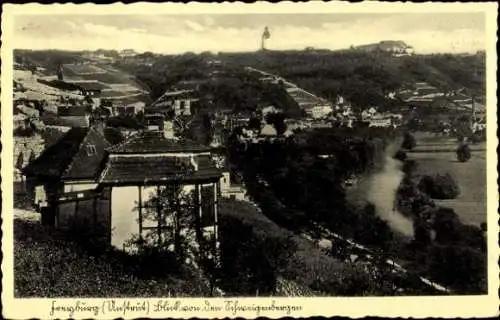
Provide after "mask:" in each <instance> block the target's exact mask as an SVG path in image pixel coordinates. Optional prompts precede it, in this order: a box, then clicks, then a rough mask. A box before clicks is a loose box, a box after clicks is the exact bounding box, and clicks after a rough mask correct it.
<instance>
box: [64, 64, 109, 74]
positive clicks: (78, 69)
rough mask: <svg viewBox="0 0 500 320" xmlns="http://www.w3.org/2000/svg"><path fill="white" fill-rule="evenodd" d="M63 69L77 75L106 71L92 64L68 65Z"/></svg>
mask: <svg viewBox="0 0 500 320" xmlns="http://www.w3.org/2000/svg"><path fill="white" fill-rule="evenodd" d="M64 68H66V69H69V70H70V71H71V72H72V73H75V74H77V75H84V74H97V73H105V72H106V71H105V70H103V69H101V68H99V67H98V66H95V65H92V64H68V65H64Z"/></svg>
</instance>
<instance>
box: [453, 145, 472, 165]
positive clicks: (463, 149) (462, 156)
mask: <svg viewBox="0 0 500 320" xmlns="http://www.w3.org/2000/svg"><path fill="white" fill-rule="evenodd" d="M456 152H457V160H458V161H460V162H467V161H469V159H470V158H471V156H472V154H471V151H470V148H469V146H468V145H467V144H463V145H461V146H459V147H458V148H457V151H456Z"/></svg>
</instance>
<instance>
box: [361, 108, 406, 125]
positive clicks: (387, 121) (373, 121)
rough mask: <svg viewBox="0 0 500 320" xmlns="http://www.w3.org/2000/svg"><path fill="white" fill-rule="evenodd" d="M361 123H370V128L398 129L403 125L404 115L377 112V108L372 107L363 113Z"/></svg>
mask: <svg viewBox="0 0 500 320" xmlns="http://www.w3.org/2000/svg"><path fill="white" fill-rule="evenodd" d="M361 121H362V122H365V123H368V126H370V127H383V128H388V127H393V128H397V127H399V126H401V125H402V124H403V115H402V114H396V113H390V112H385V113H382V112H377V109H376V108H375V107H370V108H368V109H365V110H363V111H362V112H361Z"/></svg>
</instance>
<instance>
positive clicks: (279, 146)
mask: <svg viewBox="0 0 500 320" xmlns="http://www.w3.org/2000/svg"><path fill="white" fill-rule="evenodd" d="M400 136H401V134H398V132H396V131H395V130H393V129H384V128H367V127H360V128H355V129H352V128H329V129H316V130H313V131H307V132H302V133H297V134H296V135H294V136H293V137H290V138H287V139H280V140H275V141H266V142H261V143H259V144H249V145H244V144H241V143H240V142H238V141H237V139H230V140H231V141H230V143H229V150H230V158H231V161H232V162H233V163H235V164H236V165H237V167H238V169H239V170H240V171H241V172H242V173H243V176H244V180H245V182H246V186H247V189H248V193H249V195H250V197H251V198H252V200H254V201H255V202H256V203H258V204H259V205H260V206H261V208H262V212H263V213H264V214H265V215H266V216H268V217H269V218H270V219H271V220H273V221H275V222H276V223H278V224H279V225H281V226H284V227H286V228H288V229H290V230H293V231H294V232H311V231H314V225H315V223H319V224H321V225H323V226H325V227H326V228H328V229H329V230H330V231H332V232H335V233H337V234H339V235H341V236H342V237H344V238H346V239H352V240H354V241H355V242H357V243H359V244H362V245H364V246H366V247H368V248H372V249H373V250H375V251H377V252H384V253H385V254H389V255H391V256H393V257H397V258H398V259H397V261H398V262H399V263H401V264H403V266H404V265H411V266H412V267H416V266H418V261H417V260H415V259H416V258H415V257H420V258H421V257H422V254H424V255H425V253H426V252H427V251H426V250H427V249H426V248H424V247H421V246H418V245H416V244H415V237H414V232H415V230H416V229H415V225H414V221H415V219H413V217H412V216H409V215H407V214H402V213H400V212H399V211H398V210H399V208H400V206H398V204H397V203H398V201H397V198H396V195H397V191H398V189H399V188H400V184H401V181H402V180H403V178H404V176H405V175H404V173H403V171H402V170H403V168H402V167H403V164H404V162H402V161H398V160H395V159H393V157H394V154H395V153H396V151H398V149H399V146H400V145H401V139H400V138H398V137H400ZM256 177H258V179H257V178H256ZM353 178H354V179H353ZM349 180H357V181H358V183H357V184H356V183H354V184H353V186H347V185H346V181H349ZM262 181H264V182H265V183H262ZM362 199H364V201H362ZM448 256H449V257H451V258H450V259H449V260H446V259H445V257H444V256H435V257H434V258H435V259H436V261H435V263H432V262H428V261H427V262H426V263H425V268H418V269H419V271H422V272H423V273H424V275H430V276H432V277H431V280H433V281H436V282H438V283H439V282H440V280H441V279H442V278H443V274H442V273H441V272H442V271H443V270H447V269H450V268H453V265H454V264H455V263H461V261H460V259H459V257H457V256H456V255H453V254H452V255H451V256H450V255H448ZM453 257H455V258H453ZM476 258H477V257H476V256H475V255H474V257H472V258H471V259H469V260H471V261H477V260H478V259H476ZM478 263H479V265H480V261H478ZM436 265H438V267H436ZM432 268H434V269H436V270H440V271H439V272H432V270H431V271H430V269H432ZM475 269H477V268H475ZM465 272H467V270H465ZM474 272H475V271H474ZM445 278H446V277H445ZM480 278H481V277H476V276H474V280H471V281H466V282H468V283H450V284H452V285H453V286H454V287H455V288H456V289H458V290H459V291H463V292H480V291H481V290H482V286H481V284H480V283H479V282H481V281H480V280H479V279H480ZM476 280H477V281H476ZM448 282H449V281H448Z"/></svg>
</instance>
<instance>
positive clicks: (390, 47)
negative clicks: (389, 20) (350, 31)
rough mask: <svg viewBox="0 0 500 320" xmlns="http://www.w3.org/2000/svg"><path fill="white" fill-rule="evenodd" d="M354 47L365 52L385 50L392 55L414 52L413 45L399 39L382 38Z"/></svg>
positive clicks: (404, 54) (406, 54) (411, 53)
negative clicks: (382, 39)
mask: <svg viewBox="0 0 500 320" xmlns="http://www.w3.org/2000/svg"><path fill="white" fill-rule="evenodd" d="M354 49H355V50H360V51H366V52H377V51H379V52H387V53H392V54H393V55H394V56H408V55H413V54H414V53H415V51H414V49H413V47H411V46H409V45H407V44H406V43H405V42H404V41H400V40H399V41H396V40H384V41H380V42H379V43H372V44H365V45H360V46H356V47H354Z"/></svg>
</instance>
